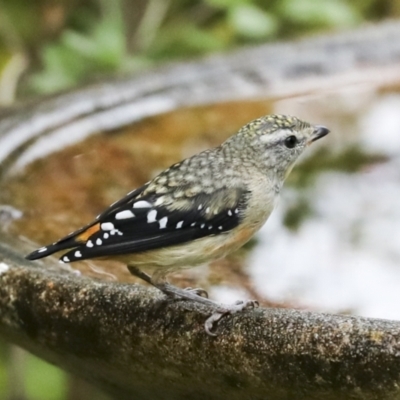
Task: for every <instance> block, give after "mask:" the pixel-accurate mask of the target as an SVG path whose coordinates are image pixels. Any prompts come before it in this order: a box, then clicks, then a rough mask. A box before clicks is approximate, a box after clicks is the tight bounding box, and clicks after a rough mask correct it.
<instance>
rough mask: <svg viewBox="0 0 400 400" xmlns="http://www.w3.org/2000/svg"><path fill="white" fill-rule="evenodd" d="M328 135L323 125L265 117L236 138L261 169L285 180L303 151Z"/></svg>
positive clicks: (257, 120)
mask: <svg viewBox="0 0 400 400" xmlns="http://www.w3.org/2000/svg"><path fill="white" fill-rule="evenodd" d="M328 133H329V129H327V128H325V127H324V126H320V125H311V124H309V123H308V122H304V121H301V120H299V119H298V118H296V117H291V116H287V115H266V116H265V117H261V118H258V119H256V120H254V121H251V122H250V123H248V124H247V125H245V126H244V127H243V128H242V129H240V131H239V132H238V134H237V138H238V139H239V142H240V143H241V145H242V146H243V147H245V148H246V149H247V150H248V151H246V153H247V155H248V157H252V158H253V161H254V162H255V163H257V164H258V166H259V167H260V168H262V169H263V170H265V171H274V172H275V173H276V174H277V175H278V176H279V177H281V178H283V179H284V178H286V176H287V175H288V174H289V173H290V171H291V169H292V167H293V165H294V163H295V162H296V160H297V159H298V157H299V156H300V154H301V153H302V152H303V151H304V149H305V148H306V147H307V146H308V145H310V144H311V143H312V142H315V141H316V140H318V139H320V138H322V137H323V136H325V135H327V134H328Z"/></svg>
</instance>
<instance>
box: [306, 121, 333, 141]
mask: <svg viewBox="0 0 400 400" xmlns="http://www.w3.org/2000/svg"><path fill="white" fill-rule="evenodd" d="M314 128H315V129H314V132H313V133H312V135H311V137H310V142H309V143H311V142H315V141H316V140H318V139H321V138H322V137H324V136H326V135H327V134H328V133H329V132H330V131H329V129H328V128H325V126H321V125H316V126H315V127H314Z"/></svg>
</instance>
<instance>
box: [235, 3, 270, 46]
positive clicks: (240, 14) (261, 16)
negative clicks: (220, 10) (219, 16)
mask: <svg viewBox="0 0 400 400" xmlns="http://www.w3.org/2000/svg"><path fill="white" fill-rule="evenodd" d="M228 21H229V23H230V24H231V25H232V27H233V28H234V30H235V31H236V33H237V34H238V35H240V36H242V37H245V38H252V39H262V38H266V37H271V36H273V35H274V34H275V33H276V32H277V29H278V21H277V20H276V18H275V17H274V16H273V15H271V14H269V13H267V12H266V11H263V10H262V9H260V8H258V7H256V6H254V5H252V4H242V5H238V6H236V7H232V8H231V9H230V10H229V14H228Z"/></svg>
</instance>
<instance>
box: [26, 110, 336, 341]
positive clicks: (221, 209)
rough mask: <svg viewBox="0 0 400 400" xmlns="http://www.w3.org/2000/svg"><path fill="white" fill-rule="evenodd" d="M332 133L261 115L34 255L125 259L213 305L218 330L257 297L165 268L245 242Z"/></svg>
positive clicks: (166, 288)
mask: <svg viewBox="0 0 400 400" xmlns="http://www.w3.org/2000/svg"><path fill="white" fill-rule="evenodd" d="M328 133H329V130H328V129H327V128H325V127H323V126H315V125H311V124H309V123H307V122H303V121H301V120H299V119H298V118H296V117H291V116H285V115H267V116H264V117H261V118H258V119H256V120H254V121H252V122H250V123H248V124H247V125H245V126H243V127H242V128H241V129H240V130H239V131H238V132H237V133H236V134H235V135H233V136H232V137H230V138H229V139H228V140H227V141H225V142H224V143H222V144H221V145H220V146H218V147H216V148H213V149H210V150H206V151H203V152H201V153H198V154H196V155H194V156H192V157H190V158H187V159H185V160H183V161H180V162H178V163H176V164H174V165H172V166H171V167H169V168H168V169H166V170H165V171H163V172H161V173H160V174H159V175H158V176H156V177H155V178H154V179H152V180H151V181H150V182H148V183H146V184H145V185H143V186H142V187H140V188H137V189H135V190H133V191H131V192H130V193H128V194H127V195H126V196H125V197H123V198H122V199H120V200H118V201H117V202H115V203H114V204H112V205H111V206H110V207H109V208H107V209H106V210H105V211H104V212H102V213H101V214H100V215H99V216H97V217H96V219H95V220H94V221H93V222H91V223H90V224H88V225H86V226H84V227H82V228H80V229H78V230H77V231H75V232H73V233H71V234H69V235H67V236H66V237H64V238H62V239H60V240H58V241H56V242H55V243H53V244H50V245H47V246H45V247H42V248H40V249H38V250H36V251H34V252H33V253H31V254H29V255H28V256H27V258H28V259H29V260H36V259H39V258H42V257H46V256H48V255H50V254H53V253H55V252H58V251H61V250H66V249H68V251H67V252H65V253H64V254H63V255H62V256H61V258H60V261H61V262H64V263H69V262H73V261H80V260H85V259H89V258H96V257H102V258H103V259H104V258H107V257H108V258H112V259H117V260H120V261H122V262H124V263H126V264H127V266H128V268H129V270H130V271H131V273H133V274H134V275H137V276H140V277H141V278H143V279H144V280H145V281H147V282H148V283H151V284H152V285H154V286H156V287H157V288H159V289H160V290H162V291H163V292H164V293H166V294H168V295H173V296H179V297H182V298H185V299H188V300H193V301H198V302H200V303H203V304H207V305H210V306H212V307H213V309H214V311H215V313H214V314H213V315H212V316H211V317H210V318H209V319H208V320H207V321H206V330H207V332H208V333H210V334H211V331H210V329H211V328H212V325H213V323H214V322H215V321H217V320H218V319H219V318H221V316H223V315H225V314H226V313H231V312H236V311H240V310H242V309H244V308H247V307H254V306H255V305H256V302H255V301H247V302H241V303H240V304H239V303H238V304H235V305H222V304H219V303H215V302H213V301H211V300H209V299H208V298H207V297H206V293H205V291H203V290H201V289H193V290H184V289H180V288H177V287H175V286H172V285H170V284H169V283H168V282H167V280H166V275H167V274H168V273H169V272H172V271H174V270H177V269H180V268H188V267H192V266H195V265H199V264H203V263H206V262H208V261H211V260H214V259H217V258H221V257H223V256H225V255H226V254H228V253H230V252H231V251H233V250H236V249H237V248H239V247H241V246H242V245H243V244H244V243H246V242H247V241H248V240H249V239H250V238H251V237H252V236H253V235H254V233H255V232H256V231H257V230H258V229H259V228H260V227H261V226H262V225H263V224H264V223H265V221H266V220H267V218H268V217H269V215H270V213H271V212H272V210H273V207H274V204H275V202H276V199H277V196H278V195H279V193H280V190H281V187H282V184H283V182H284V180H285V178H286V177H287V175H288V174H289V172H290V171H291V169H292V167H293V165H294V163H295V161H296V160H297V158H298V157H299V156H300V154H301V153H302V152H303V150H304V149H305V148H306V147H307V146H308V145H309V144H311V143H312V142H314V141H315V140H317V139H319V138H321V137H323V136H325V135H327V134H328ZM142 269H145V270H150V271H151V272H152V275H151V276H150V275H148V274H146V273H145V272H143V271H142Z"/></svg>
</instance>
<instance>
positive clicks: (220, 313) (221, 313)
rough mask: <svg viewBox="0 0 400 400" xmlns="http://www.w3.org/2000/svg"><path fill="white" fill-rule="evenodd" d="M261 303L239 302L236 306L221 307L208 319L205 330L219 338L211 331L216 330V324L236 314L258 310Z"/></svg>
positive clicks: (251, 301) (254, 301)
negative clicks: (227, 316)
mask: <svg viewBox="0 0 400 400" xmlns="http://www.w3.org/2000/svg"><path fill="white" fill-rule="evenodd" d="M258 306H259V303H258V301H257V300H244V301H242V300H239V301H237V302H236V303H234V304H226V305H221V306H220V307H219V308H217V310H216V311H215V313H214V314H212V315H211V316H210V317H208V318H207V320H206V322H205V323H204V329H205V331H206V333H207V334H208V335H210V336H217V334H216V333H214V332H212V331H211V330H212V329H213V328H214V324H216V323H218V322H219V321H220V320H221V319H222V318H223V317H225V316H226V315H229V314H235V313H238V312H242V311H245V310H251V309H253V308H257V307H258Z"/></svg>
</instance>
